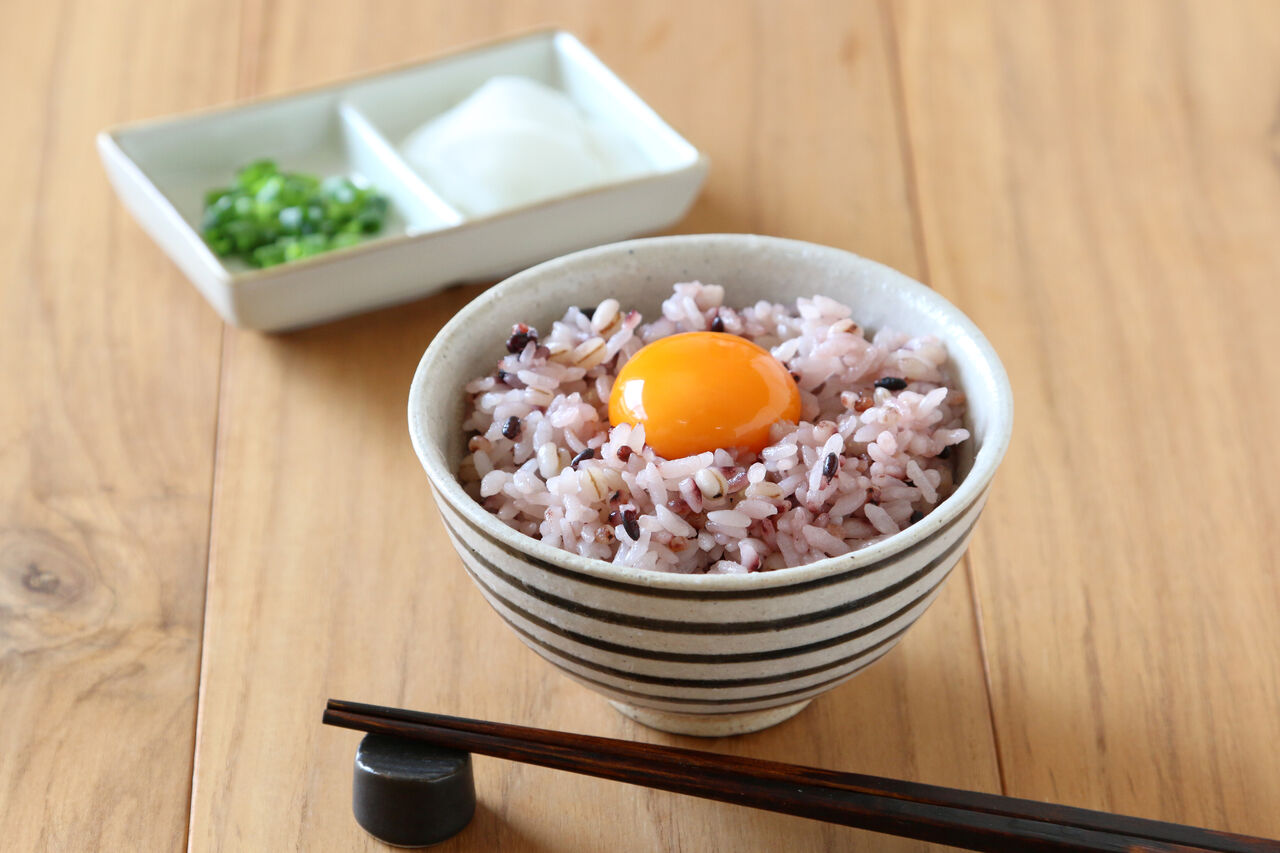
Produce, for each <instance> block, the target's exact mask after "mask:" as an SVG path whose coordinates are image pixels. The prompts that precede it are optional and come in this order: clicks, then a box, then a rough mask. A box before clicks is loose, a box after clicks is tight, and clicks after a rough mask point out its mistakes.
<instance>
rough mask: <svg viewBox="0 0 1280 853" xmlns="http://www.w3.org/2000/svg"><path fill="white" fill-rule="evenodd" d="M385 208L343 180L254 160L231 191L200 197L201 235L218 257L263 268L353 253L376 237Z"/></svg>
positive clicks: (371, 191)
mask: <svg viewBox="0 0 1280 853" xmlns="http://www.w3.org/2000/svg"><path fill="white" fill-rule="evenodd" d="M389 207H390V205H389V203H388V201H387V199H386V197H385V196H382V195H379V194H378V193H377V191H375V190H374V189H373V188H371V187H361V186H359V185H358V184H356V183H355V182H353V181H352V180H351V179H350V178H348V177H346V176H344V175H335V176H333V177H329V178H325V179H324V180H323V181H322V180H320V179H319V178H316V177H315V176H314V175H307V174H303V173H301V172H281V171H280V170H279V168H278V167H277V166H276V164H275V162H274V161H272V160H255V161H254V162H252V163H248V164H246V165H245V166H242V167H241V168H240V169H238V170H237V171H236V175H235V181H234V183H232V185H231V186H229V187H220V188H217V189H212V190H209V191H208V192H207V193H205V196H204V217H203V219H202V222H201V229H202V232H203V234H204V239H205V242H206V243H208V244H209V248H211V249H213V251H214V252H215V253H216V254H217V255H218V256H219V257H240V258H242V259H243V260H244V261H245V262H246V263H248V264H250V265H252V266H255V267H270V266H275V265H276V264H283V263H287V262H289V261H296V260H300V259H302V258H309V257H312V256H314V255H318V254H321V253H322V252H328V251H331V250H333V249H343V248H346V247H348V246H354V245H355V244H356V243H359V242H360V241H361V239H362V237H363V235H368V234H376V233H378V232H379V231H381V230H382V226H383V225H384V224H385V222H386V218H387V211H388V209H389Z"/></svg>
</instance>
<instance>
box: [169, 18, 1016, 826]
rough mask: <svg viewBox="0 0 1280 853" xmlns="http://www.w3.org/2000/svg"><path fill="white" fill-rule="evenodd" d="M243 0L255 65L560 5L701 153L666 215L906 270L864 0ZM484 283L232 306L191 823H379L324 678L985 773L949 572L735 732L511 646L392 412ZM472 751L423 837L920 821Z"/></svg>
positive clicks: (400, 49) (964, 595) (874, 763)
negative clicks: (810, 693) (787, 714)
mask: <svg viewBox="0 0 1280 853" xmlns="http://www.w3.org/2000/svg"><path fill="white" fill-rule="evenodd" d="M249 9H250V12H249V17H248V19H247V22H246V26H245V32H246V38H247V40H248V41H249V42H250V43H253V44H254V45H255V48H254V51H253V56H254V59H253V61H252V62H251V63H250V64H249V65H247V66H246V69H247V70H246V74H247V79H249V80H250V81H251V82H252V86H253V88H254V89H255V90H257V91H281V90H285V89H288V88H291V87H293V86H297V85H302V84H307V83H311V82H314V81H317V80H321V79H330V78H334V77H337V76H340V75H342V74H346V73H350V72H355V71H358V70H362V69H365V68H368V67H371V66H376V65H381V64H385V63H391V62H397V61H403V60H408V59H411V58H415V57H419V56H423V55H426V54H429V53H430V52H431V51H433V50H437V49H442V48H445V47H448V46H452V45H454V44H457V43H460V42H465V41H468V40H473V39H477V38H481V37H487V36H491V35H495V34H500V33H504V32H510V31H513V30H517V29H524V28H528V27H533V26H537V25H545V24H550V23H555V24H559V25H561V26H564V27H566V28H568V29H570V30H572V31H574V32H576V33H578V34H579V35H580V36H581V37H582V38H583V39H584V40H585V41H586V42H587V43H588V44H589V45H590V46H591V47H593V48H594V49H595V50H597V51H598V53H599V54H600V55H601V56H602V58H603V59H604V60H605V61H606V62H607V63H609V64H611V65H612V66H613V67H615V69H617V70H618V71H619V72H620V73H621V75H622V76H623V78H624V79H626V80H628V81H629V82H631V83H632V84H633V85H635V87H636V88H637V89H638V91H639V92H640V94H641V95H642V96H644V97H646V98H647V99H648V100H650V102H651V103H653V104H654V105H655V107H656V108H657V109H658V111H659V112H661V113H662V114H663V115H664V116H666V117H668V118H669V119H670V120H671V121H672V122H673V124H674V125H675V126H676V127H677V128H679V129H680V130H681V131H683V132H685V133H686V134H687V135H688V136H689V137H690V138H691V139H693V140H694V141H695V142H696V143H697V144H699V145H700V146H702V147H704V148H705V149H706V150H707V151H708V152H709V153H710V155H711V157H712V160H713V167H712V168H713V172H712V178H711V183H710V185H709V186H708V188H707V190H706V192H705V194H704V195H703V197H702V199H701V201H700V202H699V204H698V206H697V207H696V208H695V210H694V211H693V213H692V215H691V216H690V218H689V219H688V220H687V221H686V222H685V223H683V224H682V228H684V229H687V230H698V231H710V230H749V229H758V230H762V231H768V232H773V233H781V234H788V235H792V236H803V237H808V238H811V239H816V240H822V241H826V242H830V243H836V244H838V245H843V246H848V247H851V248H856V249H859V250H861V251H862V252H864V253H865V254H868V255H871V256H873V257H878V258H881V259H883V260H886V261H888V262H890V263H893V264H895V265H898V266H901V267H903V268H905V269H907V270H910V271H915V270H918V265H917V263H916V259H917V253H916V250H917V247H916V245H915V244H914V242H913V240H912V233H913V230H912V220H911V216H910V209H909V205H908V201H907V196H908V193H907V190H906V181H905V178H904V175H903V171H902V149H901V140H900V138H899V136H898V134H897V116H896V114H895V111H894V109H895V108H894V101H893V87H892V81H891V79H890V76H889V70H890V68H891V65H890V63H889V60H888V55H887V53H886V44H887V35H888V32H887V29H886V26H887V20H886V19H885V18H884V17H883V16H882V10H881V7H880V6H878V5H876V4H871V3H860V4H855V5H853V6H849V5H848V4H844V3H829V4H813V5H812V6H810V7H807V8H804V9H801V10H799V11H797V10H796V9H795V8H794V7H790V6H789V7H787V8H786V9H784V8H782V7H780V6H779V7H776V8H774V7H772V6H770V5H768V4H762V6H761V7H760V8H758V9H756V10H755V11H751V12H745V11H744V10H742V9H741V7H739V6H738V5H736V4H722V5H707V6H694V7H690V6H688V5H687V4H678V3H674V2H671V3H663V4H654V3H646V4H627V5H611V6H610V7H608V10H607V12H605V11H603V10H602V8H600V7H597V8H596V9H595V10H594V11H593V10H592V9H591V8H587V7H585V6H582V5H580V4H572V3H564V4H557V3H542V4H537V5H533V4H517V3H510V4H456V3H455V4H446V3H403V4H398V5H393V4H387V5H386V6H384V7H380V8H379V11H378V13H377V14H369V13H368V12H367V11H365V10H364V9H362V8H359V7H356V6H351V5H349V4H341V3H336V2H307V3H301V2H294V3H290V2H285V3H272V4H264V5H263V6H261V7H260V8H259V7H258V6H256V5H253V4H250V7H249ZM317 46H322V49H320V48H318V47H317ZM832 68H836V69H837V71H836V73H835V75H834V77H833V76H832V75H831V69H832ZM833 104H834V106H833ZM353 284H354V283H353ZM476 292H477V289H476V288H474V287H473V288H467V289H461V290H453V291H450V292H447V293H445V294H443V295H441V296H438V297H436V298H433V299H429V300H426V301H423V302H420V303H417V304H414V305H411V306H407V307H404V308H398V309H391V310H388V311H383V312H380V313H378V314H375V315H371V316H368V317H364V318H357V319H353V320H349V321H346V322H343V323H340V324H337V325H333V326H329V327H325V328H319V329H314V330H311V331H307V332H302V333H298V334H294V335H289V336H286V337H278V338H272V337H263V336H259V335H255V334H239V333H231V334H230V336H229V338H228V346H227V353H226V363H227V370H226V377H225V384H224V388H225V392H224V397H223V401H222V413H223V414H222V422H221V432H220V436H221V439H220V443H219V448H220V453H219V459H218V474H217V482H218V485H217V489H216V497H215V508H214V516H213V551H212V560H211V578H210V591H209V600H208V618H207V621H206V640H205V666H204V670H203V681H202V693H201V696H202V699H201V719H200V726H199V734H198V744H197V759H196V784H195V795H194V802H193V813H192V827H191V848H192V849H193V850H201V851H202V850H212V849H242V848H246V847H248V848H254V849H268V850H277V849H304V850H311V849H369V850H377V849H381V848H380V846H379V845H377V844H376V843H374V842H372V841H370V840H369V839H368V838H367V836H364V835H363V833H362V832H361V831H360V830H359V829H358V828H357V827H356V826H355V824H354V822H353V820H352V818H351V812H350V799H349V798H350V787H349V786H350V773H351V758H352V754H353V751H354V746H355V742H356V738H355V736H353V735H351V734H349V733H343V732H336V731H333V730H327V729H323V728H322V727H321V726H320V725H319V719H320V712H321V709H322V707H323V703H324V700H325V698H327V697H328V696H344V697H350V698H357V699H363V700H367V701H372V702H384V703H387V704H395V705H398V706H409V707H420V708H426V709H434V710H438V711H443V712H447V713H456V714H465V715H469V716H476V717H482V718H490V719H497V720H505V721H511V722H518V723H525V724H530V725H536V726H544V727H553V728H560V729H565V730H570V731H581V732H590V733H596V734H603V735H610V736H622V737H628V738H636V739H641V740H653V741H658V742H670V743H682V744H691V745H695V746H700V747H707V746H711V747H713V748H716V749H722V750H725V751H728V752H734V753H738V754H751V755H758V756H763V757H771V758H782V759H786V760H792V761H801V762H807V763H812V764H820V765H827V766H832V767H840V768H845V769H851V770H861V771H866V772H871V773H880V774H885V775H896V776H908V777H912V778H917V779H921V780H927V781H933V782H939V783H943V784H953V785H963V786H968V787H977V788H982V789H985V790H997V789H998V780H997V774H996V769H995V760H994V752H993V749H992V741H991V733H990V725H989V717H988V713H987V706H986V698H985V691H984V686H983V680H982V671H981V663H980V655H979V651H978V646H977V634H976V627H975V623H974V618H973V613H972V610H971V605H970V600H969V595H968V589H967V586H966V583H965V581H964V579H963V577H962V576H961V575H960V574H958V575H957V578H956V579H954V580H953V581H952V583H951V584H950V585H949V586H948V587H947V589H946V592H945V595H944V596H943V598H942V599H941V600H940V601H939V602H938V603H937V604H935V606H934V608H933V609H932V610H931V612H930V613H929V614H928V616H927V617H926V618H924V619H923V620H922V622H921V623H920V624H919V626H918V627H916V628H915V629H913V633H912V634H911V635H910V636H909V637H908V639H907V640H906V642H905V643H904V645H903V646H902V647H901V648H900V649H899V650H897V651H895V652H894V653H893V654H892V655H890V656H889V657H888V659H887V660H886V661H885V662H884V663H882V664H881V665H879V666H877V667H875V668H873V669H872V670H871V671H869V672H868V673H867V674H866V675H864V676H861V677H859V678H858V679H857V680H856V681H855V682H853V683H852V684H850V685H847V686H845V687H843V688H841V689H839V690H837V691H836V692H834V693H833V694H831V695H829V696H827V697H824V698H822V699H820V700H819V701H817V702H815V703H814V705H813V706H812V707H811V708H810V709H808V710H806V711H805V712H804V713H803V714H802V715H801V716H800V717H798V718H796V719H795V720H792V721H790V722H788V723H786V724H784V725H782V726H779V727H777V728H776V729H773V730H771V731H767V732H764V733H761V734H758V735H753V736H750V737H744V738H738V739H728V740H723V741H714V742H710V743H707V742H704V741H697V740H694V739H687V738H675V737H669V736H665V735H660V734H656V733H653V732H650V731H648V730H645V729H643V728H640V727H638V726H637V725H635V724H634V723H631V722H630V721H628V720H626V719H624V718H623V717H621V716H620V715H618V714H616V713H615V712H613V711H612V710H611V709H609V708H608V707H607V705H606V704H605V703H604V702H603V701H602V700H601V699H600V698H598V697H597V696H595V695H594V694H592V693H590V692H588V691H586V690H585V689H583V688H581V687H578V686H577V685H575V684H573V683H572V682H570V681H569V680H567V679H565V678H563V677H561V676H560V675H558V674H557V673H556V672H555V671H554V670H553V669H552V668H550V667H549V666H547V665H546V664H545V663H543V662H542V661H541V660H540V659H538V658H537V657H536V656H535V655H534V654H533V653H532V652H530V651H528V650H526V649H525V648H524V647H523V646H522V645H521V644H520V643H519V641H518V640H517V638H516V637H515V635H514V634H513V633H512V632H511V631H509V630H507V629H506V628H505V627H503V626H502V625H501V623H500V621H499V619H498V618H497V616H496V615H495V614H493V613H492V612H491V611H490V610H489V609H488V607H487V605H485V604H484V602H483V600H482V599H481V597H480V596H479V594H478V592H477V591H476V590H475V589H474V588H473V587H472V586H471V585H470V583H469V582H468V581H467V580H466V578H465V576H464V574H463V573H462V572H461V571H460V566H459V564H458V561H457V558H456V557H455V555H454V554H453V553H452V551H451V549H450V547H449V545H448V543H447V540H446V538H445V536H444V532H443V528H442V526H441V524H440V522H439V520H438V518H437V516H436V514H435V510H434V508H433V507H432V505H431V501H430V497H429V494H428V489H427V485H426V482H425V478H424V476H423V475H422V473H421V471H420V469H419V467H418V464H417V461H416V459H415V458H414V456H413V452H412V450H411V448H410V446H409V442H408V438H407V436H406V427H405V413H404V404H405V398H406V393H407V389H408V385H409V380H410V377H411V375H412V373H413V369H414V367H415V366H416V363H417V360H418V358H419V356H420V355H421V352H422V350H423V348H424V347H425V346H426V345H427V343H428V342H429V341H430V339H431V336H432V334H433V333H434V331H435V330H436V329H438V328H439V326H440V325H441V324H442V323H443V322H444V321H445V320H446V319H447V318H448V317H449V316H450V315H451V314H452V313H453V312H454V311H456V310H457V309H458V308H459V307H460V306H461V305H463V304H464V303H465V302H466V301H467V300H468V299H469V298H471V297H472V296H473V295H474V294H475V293H476ZM477 774H478V781H479V789H480V790H479V796H480V800H481V808H480V812H479V814H478V815H477V817H476V819H475V821H474V823H473V825H472V826H471V827H470V828H469V829H468V830H467V831H466V833H465V834H464V835H462V836H460V837H459V838H458V839H457V840H456V841H455V842H452V843H450V844H447V845H445V847H444V848H442V849H456V850H496V849H501V850H504V851H508V850H510V851H518V850H538V849H557V850H574V849H577V850H596V849H614V850H620V851H621V850H654V849H667V850H674V849H691V850H700V849H753V850H768V849H787V850H795V851H806V850H826V849H831V848H833V847H843V846H849V845H855V844H856V845H863V846H865V847H866V848H867V849H877V850H882V849H895V850H896V849H916V848H917V847H918V845H913V844H909V843H906V842H901V843H895V842H890V841H888V840H886V839H882V838H880V837H877V836H869V835H865V834H860V833H857V832H855V831H853V830H847V829H842V828H836V827H829V826H825V825H822V824H817V823H810V822H806V821H803V820H800V819H796V818H787V817H783V816H779V815H769V814H765V813H757V812H752V811H748V810H744V809H738V808H735V807H732V806H728V805H721V804H715V803H708V802H699V801H695V800H692V799H688V798H682V797H677V796H673V795H669V794H663V793H658V792H652V791H643V790H637V789H632V788H628V787H625V786H621V785H616V784H610V783H607V782H600V781H597V780H591V779H585V778H575V777H571V776H568V775H564V774H557V773H555V772H554V771H549V770H544V769H540V768H535V767H521V766H516V765H508V764H504V763H501V762H497V761H487V760H485V759H478V761H477Z"/></svg>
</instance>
